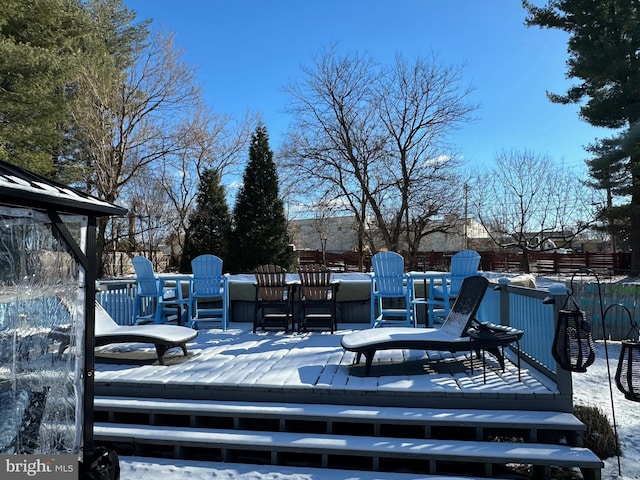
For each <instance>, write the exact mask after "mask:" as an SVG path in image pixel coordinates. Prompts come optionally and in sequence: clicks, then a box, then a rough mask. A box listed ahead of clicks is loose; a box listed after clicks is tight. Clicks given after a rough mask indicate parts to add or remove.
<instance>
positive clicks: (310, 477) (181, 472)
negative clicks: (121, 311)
mask: <svg viewBox="0 0 640 480" xmlns="http://www.w3.org/2000/svg"><path fill="white" fill-rule="evenodd" d="M596 347H597V352H596V361H595V363H594V364H593V365H591V366H590V367H589V368H588V371H587V373H577V374H574V375H573V379H574V380H573V381H574V397H575V404H576V405H584V406H597V407H599V408H600V409H601V410H602V411H603V412H604V413H605V414H606V415H607V416H608V417H609V418H610V419H611V418H612V417H613V415H612V407H611V396H610V391H612V392H613V406H614V409H615V417H616V425H617V430H618V436H619V439H620V443H621V446H622V456H621V458H620V469H621V473H622V475H621V476H619V475H618V459H617V457H612V458H609V459H607V460H605V468H604V470H603V472H602V478H603V479H605V480H607V479H617V478H624V479H627V478H628V479H632V478H636V479H640V434H638V432H639V431H640V430H639V428H640V406H639V405H638V403H636V402H631V401H629V400H626V399H625V398H624V395H623V394H622V393H620V391H619V390H618V389H617V387H616V386H615V380H614V379H613V376H614V375H615V371H616V366H617V364H618V357H619V354H620V343H619V342H608V343H607V347H608V348H607V350H608V353H609V370H610V371H611V376H612V383H611V387H612V388H611V390H610V388H609V379H608V375H607V362H606V358H605V348H604V343H603V342H598V343H597V345H596ZM120 466H121V471H122V474H121V478H122V480H130V479H131V480H134V479H135V480H158V479H160V478H164V479H172V480H173V479H175V480H182V479H185V480H186V479H188V480H409V479H412V480H417V479H419V478H425V477H424V476H420V475H412V474H390V473H386V472H385V473H375V472H372V473H362V472H354V471H339V470H322V469H301V468H294V467H281V466H271V465H266V466H262V465H239V464H230V463H205V462H182V461H173V460H161V459H147V458H136V457H122V458H121V459H120ZM428 478H429V479H431V480H433V479H434V478H437V477H428Z"/></svg>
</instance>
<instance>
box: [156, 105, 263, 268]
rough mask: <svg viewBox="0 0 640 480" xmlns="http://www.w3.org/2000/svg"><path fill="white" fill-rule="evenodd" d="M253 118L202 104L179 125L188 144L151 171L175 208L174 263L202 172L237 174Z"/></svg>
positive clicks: (179, 132) (172, 228)
mask: <svg viewBox="0 0 640 480" xmlns="http://www.w3.org/2000/svg"><path fill="white" fill-rule="evenodd" d="M254 122H255V119H253V118H252V117H251V116H249V115H247V116H246V117H245V118H244V119H243V120H242V121H241V122H240V123H237V124H236V123H234V122H232V120H231V118H230V117H228V116H225V115H218V114H214V113H213V112H212V111H211V110H210V109H209V108H208V107H206V106H204V105H201V106H199V107H198V108H196V109H195V111H194V116H193V117H192V118H190V119H186V120H185V122H184V123H182V124H181V125H178V126H177V128H176V135H178V136H179V137H180V138H181V140H180V141H181V142H182V143H183V144H184V146H185V148H183V149H181V150H177V151H175V152H173V153H171V154H167V155H166V156H165V157H164V158H163V162H162V163H161V164H160V165H158V166H157V167H156V168H154V169H153V173H152V174H153V176H154V178H155V179H156V181H157V182H158V183H159V184H160V185H162V188H163V190H164V192H165V195H166V201H167V203H168V204H169V205H170V206H171V209H172V211H173V212H174V215H173V217H174V221H173V222H172V224H171V225H170V231H169V239H170V247H171V266H173V267H177V265H178V263H179V258H178V254H179V253H180V252H181V251H182V248H183V247H184V238H185V232H186V230H187V227H188V221H187V219H188V216H189V213H190V212H191V210H192V209H193V206H194V204H195V198H196V195H197V192H198V189H199V184H200V182H201V180H202V172H203V171H205V169H212V170H214V171H216V172H217V173H218V175H219V176H220V177H221V178H223V177H224V176H225V175H226V174H230V175H231V174H238V167H239V165H240V164H241V157H242V155H243V154H244V151H245V150H246V148H247V145H248V143H249V139H250V137H251V128H252V125H253V123H254Z"/></svg>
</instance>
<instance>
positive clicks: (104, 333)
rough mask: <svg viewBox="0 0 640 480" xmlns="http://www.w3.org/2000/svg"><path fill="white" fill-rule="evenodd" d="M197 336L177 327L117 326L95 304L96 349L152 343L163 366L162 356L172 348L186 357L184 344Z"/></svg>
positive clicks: (104, 311)
mask: <svg viewBox="0 0 640 480" xmlns="http://www.w3.org/2000/svg"><path fill="white" fill-rule="evenodd" d="M197 336H198V331H197V330H194V329H193V328H189V327H181V326H177V325H157V324H152V325H131V326H123V325H118V324H117V323H116V322H115V321H114V320H113V318H111V315H109V313H107V311H106V310H105V309H104V308H103V307H102V306H101V305H100V304H99V303H97V302H96V328H95V344H96V347H101V346H103V345H109V344H111V343H133V342H135V343H152V344H154V345H155V347H156V354H157V355H158V363H160V365H164V354H165V352H166V351H167V350H169V349H170V348H174V347H180V348H182V352H183V353H184V355H185V356H187V345H186V343H187V342H188V341H190V340H193V339H194V338H196V337H197Z"/></svg>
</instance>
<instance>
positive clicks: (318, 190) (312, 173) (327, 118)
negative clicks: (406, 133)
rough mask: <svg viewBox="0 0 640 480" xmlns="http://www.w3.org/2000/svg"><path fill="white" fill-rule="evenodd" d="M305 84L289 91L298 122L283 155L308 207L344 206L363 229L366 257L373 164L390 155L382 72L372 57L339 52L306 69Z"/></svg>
mask: <svg viewBox="0 0 640 480" xmlns="http://www.w3.org/2000/svg"><path fill="white" fill-rule="evenodd" d="M303 73H304V80H303V81H302V82H300V83H292V84H290V85H289V86H287V87H286V90H287V92H288V93H289V94H290V95H291V98H292V101H291V103H290V105H289V111H290V112H291V113H292V114H293V115H294V118H295V120H294V123H293V124H292V128H291V131H290V132H289V137H288V142H287V144H286V145H285V147H284V150H283V152H282V158H283V159H284V167H285V168H288V169H289V170H290V171H291V172H292V174H291V175H289V176H288V178H289V179H290V180H292V181H295V183H296V184H297V189H290V193H291V192H296V193H297V194H299V195H300V196H301V197H302V198H306V199H307V200H306V203H308V204H331V205H341V206H342V207H343V208H344V209H345V210H346V211H349V212H350V213H352V214H353V215H354V216H355V218H356V223H357V225H358V251H359V252H360V257H361V258H362V252H363V249H364V242H365V225H366V216H367V202H368V199H367V197H368V195H367V193H366V192H365V189H366V188H368V187H369V184H370V182H371V180H370V176H371V169H372V165H373V164H374V163H375V161H376V160H377V159H378V158H381V157H382V156H383V153H384V146H385V137H384V136H383V135H382V133H383V132H382V131H381V130H380V125H379V123H377V121H376V115H375V109H374V105H375V98H374V97H373V92H374V90H375V89H374V86H375V84H376V82H378V81H379V80H380V72H379V69H378V67H377V66H376V64H375V63H374V62H373V60H372V59H371V58H370V57H367V56H364V55H356V54H354V55H347V56H345V57H343V58H338V57H336V56H335V54H334V51H333V49H331V50H329V51H326V52H324V53H323V54H322V55H321V56H320V57H317V58H315V59H314V65H313V66H312V67H309V68H306V67H305V68H303Z"/></svg>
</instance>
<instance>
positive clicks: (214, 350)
mask: <svg viewBox="0 0 640 480" xmlns="http://www.w3.org/2000/svg"><path fill="white" fill-rule="evenodd" d="M340 327H341V328H340V329H339V330H338V331H337V333H334V334H333V335H331V334H330V333H328V332H312V333H304V334H296V333H289V334H285V333H284V332H280V331H267V332H261V331H258V332H257V333H256V334H253V333H252V332H251V325H250V324H237V323H236V324H233V325H232V326H231V328H230V329H228V330H227V331H226V332H223V331H222V330H219V329H211V330H202V331H201V332H200V335H199V336H198V337H197V338H196V339H195V340H194V341H193V342H191V343H189V344H188V345H187V346H188V349H189V355H188V357H183V356H182V351H181V350H180V349H176V350H175V353H173V352H167V354H166V356H165V361H166V365H164V366H162V365H158V364H157V359H156V355H155V350H154V347H153V345H142V344H120V345H109V346H105V347H101V348H98V349H96V355H97V357H96V376H95V388H96V394H97V395H126V396H137V397H140V396H145V397H156V398H180V399H217V400H241V401H272V402H273V401H276V402H277V401H286V402H301V403H314V404H319V403H326V404H336V405H347V404H351V405H377V406H422V407H449V408H478V409H481V408H483V409H530V410H542V409H551V410H554V409H556V410H558V408H557V407H558V404H559V403H560V404H566V400H567V399H565V398H562V395H561V394H560V393H559V392H558V389H557V388H556V386H555V385H554V384H552V383H551V382H550V381H549V380H548V379H547V378H546V377H544V376H542V375H541V374H539V373H538V372H536V371H535V370H533V369H531V368H530V367H529V366H528V365H527V363H526V362H523V363H522V368H521V380H520V381H519V380H518V368H517V364H516V362H515V355H511V352H505V353H507V358H508V359H509V358H510V359H511V360H512V361H507V363H506V368H505V370H504V371H502V370H501V369H500V367H499V365H498V363H497V361H496V360H495V359H494V358H493V357H492V356H491V355H490V354H486V382H485V377H484V375H483V363H482V360H481V359H479V358H476V357H475V356H474V358H473V361H471V357H470V354H469V352H466V353H457V354H455V355H453V354H450V353H448V352H438V351H428V352H423V351H415V350H389V351H384V352H380V353H379V354H378V355H377V356H376V358H375V361H374V364H373V366H372V370H371V375H370V376H368V377H367V376H365V375H364V364H362V365H357V366H353V365H352V363H353V360H354V357H355V354H354V353H352V352H347V351H345V350H344V349H343V348H342V347H341V346H340V339H341V337H342V335H344V334H345V333H350V332H352V331H355V330H357V329H360V328H365V327H366V326H365V325H354V324H344V325H340Z"/></svg>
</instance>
